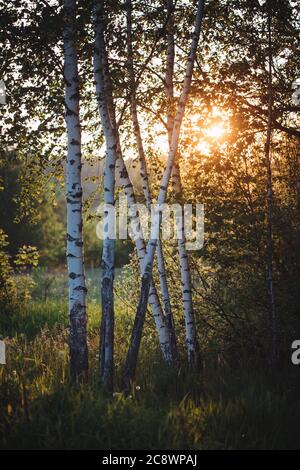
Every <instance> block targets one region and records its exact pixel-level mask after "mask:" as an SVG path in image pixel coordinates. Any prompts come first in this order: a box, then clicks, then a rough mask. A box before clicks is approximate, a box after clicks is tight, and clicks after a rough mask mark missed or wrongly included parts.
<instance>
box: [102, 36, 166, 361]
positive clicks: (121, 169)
mask: <svg viewBox="0 0 300 470" xmlns="http://www.w3.org/2000/svg"><path fill="white" fill-rule="evenodd" d="M104 46H105V45H104ZM101 59H102V61H103V62H102V68H103V70H104V72H103V79H104V90H105V98H106V101H107V107H108V114H109V117H110V120H111V123H112V128H113V132H114V135H115V140H116V146H115V152H116V168H115V172H116V174H117V175H118V176H119V179H120V186H121V187H122V188H123V190H124V192H125V195H126V199H127V204H128V208H129V217H130V224H131V227H132V230H133V231H134V232H140V220H139V213H138V210H137V206H136V200H135V194H134V189H133V186H132V183H131V181H130V178H129V175H128V172H127V169H126V166H125V163H124V160H123V156H122V152H121V146H120V142H119V134H118V129H117V124H116V118H115V108H114V102H113V94H112V83H111V78H110V75H109V67H108V61H107V52H106V50H105V48H104V51H103V55H102V58H101ZM94 65H95V64H94ZM100 70H101V67H95V66H94V74H95V81H96V82H97V81H98V82H99V81H100V80H101V77H98V75H99V74H100ZM99 109H100V108H99ZM100 111H101V110H100ZM135 244H136V249H137V254H138V258H139V264H140V270H141V272H143V263H144V258H145V255H146V248H145V243H144V240H143V239H142V238H137V239H136V240H135ZM149 304H150V306H151V309H152V312H153V316H154V320H155V325H156V329H157V332H158V337H159V343H160V347H161V351H162V356H163V359H164V360H165V361H166V362H168V363H169V362H172V350H171V347H170V339H169V334H168V330H167V327H166V324H165V321H164V316H163V312H162V309H161V305H160V302H159V298H158V294H157V290H156V287H155V285H154V283H153V280H152V278H151V280H150V293H149ZM102 323H103V322H102ZM104 328H105V326H104V325H103V324H102V327H101V336H102V335H104V334H105V332H104V331H103V330H104ZM102 344H103V342H102ZM100 353H101V350H100Z"/></svg>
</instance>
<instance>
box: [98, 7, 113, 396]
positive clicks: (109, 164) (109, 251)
mask: <svg viewBox="0 0 300 470" xmlns="http://www.w3.org/2000/svg"><path fill="white" fill-rule="evenodd" d="M103 29H104V27H103V7H101V6H100V7H99V8H98V7H96V9H95V48H94V78H95V85H96V95H97V101H98V106H99V113H100V117H101V123H102V128H103V132H104V136H105V142H106V157H105V165H104V214H103V228H104V233H103V250H102V261H101V267H102V285H101V300H102V323H101V330H100V354H99V361H100V364H99V366H100V367H99V369H100V376H101V378H102V380H103V384H104V387H105V389H106V390H107V391H108V392H112V390H113V350H114V290H113V287H114V270H115V239H114V233H113V232H114V230H113V228H114V227H113V224H114V219H113V218H112V217H111V212H110V209H111V208H113V207H114V197H115V166H116V158H117V144H118V142H117V139H116V133H115V130H114V129H113V124H112V122H111V118H110V116H109V109H108V105H107V101H106V89H105V81H107V80H108V78H107V77H105V75H106V74H107V73H108V71H107V70H106V69H104V67H103V62H104V57H105V43H104V35H103Z"/></svg>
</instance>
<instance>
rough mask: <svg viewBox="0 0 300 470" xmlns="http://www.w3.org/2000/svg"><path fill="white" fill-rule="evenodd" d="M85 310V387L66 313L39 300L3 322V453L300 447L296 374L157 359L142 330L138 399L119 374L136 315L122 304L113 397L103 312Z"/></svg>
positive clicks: (247, 364)
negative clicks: (102, 349)
mask: <svg viewBox="0 0 300 470" xmlns="http://www.w3.org/2000/svg"><path fill="white" fill-rule="evenodd" d="M88 311H89V350H90V377H89V383H88V384H87V385H84V386H82V387H81V388H79V389H74V388H72V387H71V386H70V384H69V376H68V331H67V308H66V305H65V304H63V303H59V302H57V301H51V302H50V301H48V302H46V303H44V302H39V301H34V302H31V303H30V304H28V305H27V306H26V307H24V309H23V310H22V311H21V312H19V313H18V314H17V313H14V314H13V315H11V316H10V317H9V318H6V320H4V319H3V318H1V322H0V328H1V332H4V333H5V335H7V338H6V344H7V365H5V366H0V381H1V388H0V403H1V405H0V407H1V408H0V448H2V449H4V448H5V449H8V448H9V449H12V448H13V449H24V448H26V449H138V448H141V449H167V448H169V449H254V448H255V449H298V448H300V437H299V433H298V421H299V415H300V401H299V396H298V390H299V379H298V378H297V376H296V373H295V372H296V371H295V370H293V369H292V370H291V371H286V372H285V373H279V375H278V377H277V378H276V379H274V378H273V379H272V380H271V379H270V378H269V377H268V375H267V374H266V373H265V371H264V370H263V369H262V368H261V367H260V366H258V365H257V364H252V363H251V361H246V360H245V359H243V361H240V362H238V363H234V364H233V363H232V362H231V363H230V362H229V361H227V360H226V358H222V360H220V357H214V356H213V355H212V354H210V355H207V357H205V368H204V370H203V372H192V371H189V370H188V368H187V367H186V366H182V368H181V369H180V370H172V369H170V368H169V367H167V366H165V365H163V364H162V362H161V358H160V354H159V350H158V345H157V340H156V335H155V331H154V329H153V325H152V322H151V321H150V319H149V321H148V322H147V324H146V333H147V334H146V335H145V336H144V338H143V344H142V350H141V355H140V361H139V370H138V374H137V379H136V383H135V385H134V387H133V389H132V394H131V395H130V396H129V397H128V398H124V397H123V396H122V395H121V394H120V393H119V390H120V376H121V371H122V365H123V361H124V357H125V353H126V348H127V345H128V337H129V332H130V326H131V321H132V315H129V314H128V312H127V311H126V310H123V306H122V304H121V303H120V304H118V305H117V315H116V368H115V369H116V370H115V389H116V393H115V394H114V396H113V398H111V399H109V398H107V397H106V396H104V395H103V393H102V391H101V387H100V386H99V384H98V380H97V360H98V357H97V354H98V324H99V307H98V306H97V305H96V304H95V303H94V302H92V303H91V304H89V306H88Z"/></svg>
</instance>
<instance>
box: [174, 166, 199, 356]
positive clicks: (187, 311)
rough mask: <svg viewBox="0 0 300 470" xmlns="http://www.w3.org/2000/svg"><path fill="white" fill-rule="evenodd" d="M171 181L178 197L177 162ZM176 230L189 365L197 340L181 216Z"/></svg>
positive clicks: (179, 185)
mask: <svg viewBox="0 0 300 470" xmlns="http://www.w3.org/2000/svg"><path fill="white" fill-rule="evenodd" d="M172 182H173V189H174V192H175V197H177V198H180V195H181V194H182V187H181V179H180V172H179V168H178V166H177V164H176V163H175V164H174V166H173V170H172ZM178 232H179V233H180V234H181V238H180V239H178V255H179V264H180V276H181V287H182V302H183V311H184V321H185V335H186V349H187V357H188V362H189V364H190V365H196V364H197V363H198V359H199V358H198V353H199V348H198V342H197V333H196V324H195V316H194V311H193V298H192V281H191V271H190V266H189V260H188V253H187V250H186V239H185V231H184V221H183V217H182V219H181V221H180V226H179V227H178Z"/></svg>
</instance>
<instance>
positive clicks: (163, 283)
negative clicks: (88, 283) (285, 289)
mask: <svg viewBox="0 0 300 470" xmlns="http://www.w3.org/2000/svg"><path fill="white" fill-rule="evenodd" d="M126 7H127V50H128V56H127V63H128V70H129V93H130V111H131V120H132V124H133V129H134V135H135V140H136V145H137V149H138V155H139V162H140V169H141V173H140V176H141V180H142V188H143V192H144V197H145V201H146V206H147V209H148V211H149V213H150V214H151V204H152V195H151V190H150V185H149V178H148V170H147V163H146V157H145V152H144V146H143V140H142V136H141V130H140V125H139V120H138V113H137V102H136V84H135V75H134V65H133V50H132V2H131V0H127V1H126ZM156 255H157V264H158V272H159V280H160V288H161V293H162V299H163V303H164V310H165V323H166V328H167V329H168V333H169V336H170V344H171V349H172V356H173V360H176V359H177V357H178V351H177V342H176V334H175V325H174V319H173V314H172V308H171V302H170V295H169V288H168V283H167V276H166V269H165V261H164V255H163V251H162V244H161V241H160V240H158V241H157V250H156ZM150 296H151V289H150Z"/></svg>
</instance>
